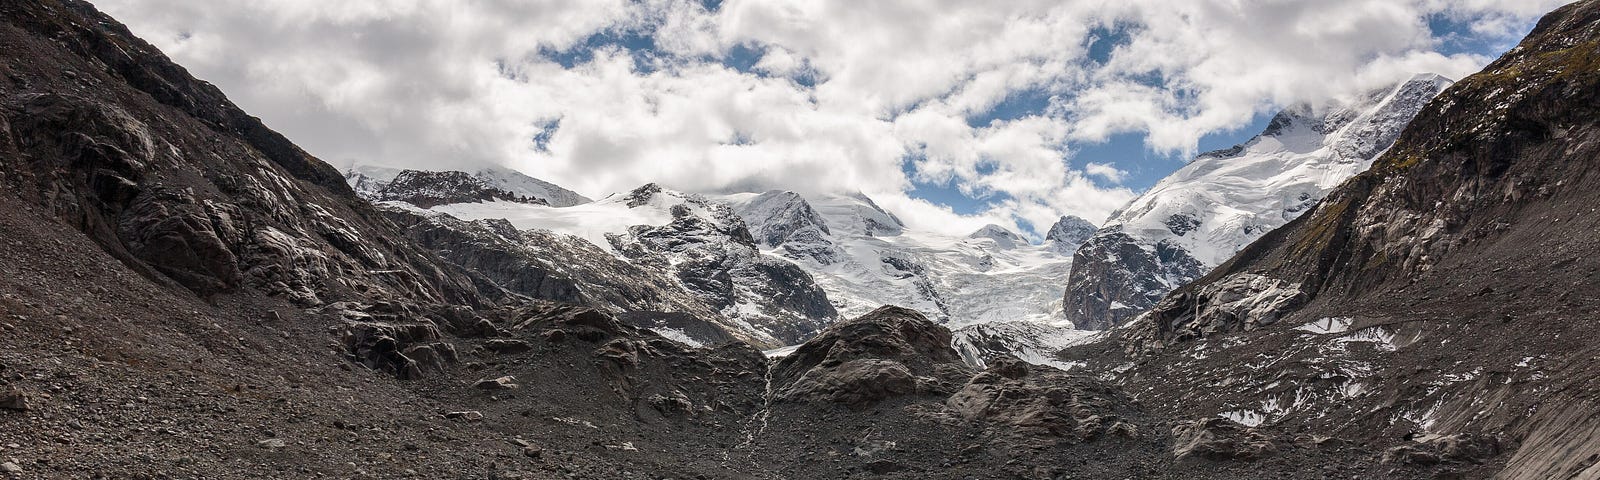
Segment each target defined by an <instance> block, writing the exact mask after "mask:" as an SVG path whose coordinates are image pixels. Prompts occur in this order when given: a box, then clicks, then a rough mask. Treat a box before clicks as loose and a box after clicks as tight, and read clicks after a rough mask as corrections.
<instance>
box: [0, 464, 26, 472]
mask: <svg viewBox="0 0 1600 480" xmlns="http://www.w3.org/2000/svg"><path fill="white" fill-rule="evenodd" d="M0 472H4V473H12V474H16V473H22V467H21V466H18V465H17V464H16V463H13V462H5V463H0Z"/></svg>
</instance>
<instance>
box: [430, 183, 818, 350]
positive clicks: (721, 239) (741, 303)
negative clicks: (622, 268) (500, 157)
mask: <svg viewBox="0 0 1600 480" xmlns="http://www.w3.org/2000/svg"><path fill="white" fill-rule="evenodd" d="M430 211H432V212H437V213H441V214H446V215H449V216H451V217H453V218H457V219H462V220H469V221H471V220H503V221H506V222H509V224H510V225H512V226H514V227H515V228H517V229H521V230H536V231H545V232H546V233H548V234H552V235H559V236H563V237H567V238H572V239H581V240H584V241H586V243H588V244H590V245H593V246H594V249H595V250H596V251H603V252H606V253H608V254H609V255H611V256H612V257H613V258H614V259H620V260H623V261H626V262H628V263H630V264H632V265H634V266H636V267H637V268H640V269H644V270H647V271H651V272H659V273H661V274H664V275H666V277H667V278H671V279H672V280H673V283H674V284H675V285H673V288H677V289H681V290H682V291H685V292H688V293H689V294H690V295H693V296H694V297H695V298H696V299H697V300H698V302H700V303H703V304H704V305H706V306H708V307H709V308H710V310H712V311H714V312H716V314H717V315H718V316H720V318H725V319H726V320H727V321H726V322H723V323H725V324H726V325H729V326H731V328H730V332H729V333H730V334H732V335H733V336H735V337H739V338H751V339H755V343H757V344H760V345H764V346H779V345H788V344H792V343H797V342H800V341H803V340H804V339H806V338H809V337H810V336H811V335H812V334H813V333H815V332H816V331H817V330H819V329H821V328H822V327H824V326H826V325H828V324H830V323H832V322H834V321H835V320H837V318H838V314H837V312H836V311H835V309H834V307H833V305H832V304H830V303H829V302H828V300H827V297H826V295H825V294H824V293H823V290H822V289H821V288H818V287H817V285H816V283H815V282H814V281H813V280H812V278H811V276H810V275H809V274H807V273H806V271H805V270H802V269H801V268H800V267H798V266H796V265H794V264H793V263H791V262H788V261H785V260H783V259H780V258H777V257H774V256H770V255H765V254H763V253H762V252H761V251H760V250H759V249H758V248H757V247H756V242H755V239H754V238H753V237H752V236H751V234H750V232H749V230H748V229H747V228H746V225H745V223H744V220H743V219H741V218H740V217H739V215H737V214H736V213H735V212H734V211H733V209H731V208H730V207H729V206H728V205H726V204H724V203H721V202H717V201H714V200H710V199H708V198H706V197H704V196H701V195H692V194H685V193H681V192H675V191H671V190H667V189H664V188H661V187H660V186H657V185H654V184H650V185H645V186H643V187H640V188H637V189H635V190H633V191H631V192H628V193H626V194H616V195H611V196H608V197H606V198H603V199H601V200H598V201H594V202H589V203H585V204H580V205H574V206H570V207H565V208H561V207H552V206H546V205H533V204H526V203H517V202H505V201H495V202H481V203H456V204H446V205H438V206H435V207H433V208H431V209H430ZM561 260H562V261H583V260H581V259H575V258H568V257H563V258H561ZM591 263H592V262H591ZM585 269H588V270H593V268H588V267H585ZM612 270H615V269H612ZM580 277H581V276H580ZM668 296H671V295H668ZM708 320H709V321H713V322H717V321H718V319H708ZM705 340H706V339H701V338H697V339H696V341H697V342H698V343H709V342H706V341H705Z"/></svg>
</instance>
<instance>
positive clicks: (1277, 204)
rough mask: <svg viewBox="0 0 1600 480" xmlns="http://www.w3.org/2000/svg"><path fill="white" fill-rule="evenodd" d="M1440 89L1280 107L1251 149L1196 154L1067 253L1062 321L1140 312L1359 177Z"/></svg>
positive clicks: (1107, 321)
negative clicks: (1069, 270)
mask: <svg viewBox="0 0 1600 480" xmlns="http://www.w3.org/2000/svg"><path fill="white" fill-rule="evenodd" d="M1450 84H1451V81H1450V80H1448V79H1445V78H1443V77H1440V76H1438V75H1432V74H1424V75H1417V76H1414V77H1413V78H1411V79H1410V80H1408V81H1406V82H1403V83H1401V84H1400V85H1397V86H1395V87H1394V88H1390V89H1386V90H1382V91H1378V92H1374V93H1372V94H1370V95H1369V96H1367V97H1366V98H1363V99H1360V100H1359V101H1355V102H1350V103H1348V104H1345V105H1338V106H1334V107H1331V108H1327V109H1325V110H1314V109H1312V108H1311V107H1307V106H1299V107H1294V108H1290V109H1287V110H1285V111H1283V112H1281V113H1279V114H1278V115H1277V116H1276V117H1274V118H1273V119H1272V122H1271V123H1270V124H1269V125H1268V126H1267V129H1266V130H1265V131H1264V132H1262V133H1261V134H1260V135H1257V136H1256V137H1255V138H1253V139H1251V140H1250V141H1248V142H1246V143H1244V144H1242V145H1238V146H1235V147H1233V148H1230V149H1226V150H1220V151H1216V152H1210V153H1206V154H1203V155H1200V156H1199V157H1198V158H1196V159H1195V160H1194V161H1193V162H1191V163H1189V164H1188V165H1186V166H1184V167H1183V168H1182V169H1179V170H1178V171H1177V172H1174V173H1173V174H1172V175H1169V176H1168V177H1167V178H1165V179H1163V180H1162V181H1161V182H1159V183H1157V184H1156V185H1155V186H1154V187H1152V188H1151V189H1150V190H1149V191H1147V192H1145V193H1144V194H1143V195H1141V196H1140V197H1139V198H1136V199H1134V200H1133V201H1132V202H1131V203H1129V204H1128V205H1127V206H1126V207H1124V208H1122V209H1121V210H1120V211H1118V212H1117V213H1115V214H1113V215H1112V217H1111V219H1110V220H1109V221H1108V222H1106V224H1105V225H1104V226H1102V227H1101V228H1100V230H1099V231H1097V232H1095V234H1094V235H1093V237H1091V238H1090V239H1089V240H1088V241H1087V242H1086V243H1085V244H1084V245H1083V247H1082V248H1080V249H1079V250H1078V251H1077V253H1076V254H1075V255H1074V260H1073V268H1072V274H1071V278H1070V280H1069V281H1068V283H1067V290H1066V293H1065V295H1064V298H1063V303H1064V305H1065V306H1066V311H1067V316H1068V317H1069V318H1070V319H1071V320H1072V322H1073V323H1074V324H1076V325H1077V326H1078V328H1083V329H1104V328H1108V327H1111V326H1115V325H1119V324H1122V323H1123V322H1126V321H1127V320H1129V319H1131V318H1133V316H1135V315H1137V314H1139V313H1141V312H1143V311H1145V310H1146V309H1148V308H1150V307H1151V306H1153V305H1154V304H1155V302H1156V301H1157V300H1159V299H1160V298H1161V296H1162V295H1164V294H1166V293H1167V292H1169V291H1171V290H1172V289H1174V288H1177V287H1178V286H1180V285H1183V284H1184V283H1187V282H1189V281H1191V280H1194V279H1195V278H1198V277H1200V276H1201V275H1204V274H1205V273H1206V272H1207V271H1209V270H1211V269H1212V268H1214V267H1216V266H1217V265H1219V264H1221V263H1222V262H1224V261H1226V260H1227V259H1228V258H1229V257H1231V256H1232V255H1233V254H1234V253H1236V252H1238V251H1239V250H1240V249H1242V248H1244V246H1245V245H1248V244H1249V243H1250V242H1252V241H1255V240H1256V239H1257V238H1260V237H1261V236H1262V235H1264V234H1266V233H1267V232H1268V231H1271V230H1273V229H1275V228H1277V227H1279V226H1282V225H1283V224H1285V223H1288V222H1289V221H1290V220H1293V219H1294V218H1295V217H1298V216H1300V215H1301V214H1302V213H1304V212H1306V211H1307V210H1309V209H1310V208H1311V207H1312V206H1313V205H1315V204H1316V203H1317V202H1318V201H1320V200H1321V199H1322V198H1323V196H1325V195H1326V194H1327V193H1328V191H1330V190H1331V189H1333V188H1334V187H1336V186H1338V185H1339V184H1340V183H1341V182H1343V181H1344V180H1345V179H1348V178H1350V177H1351V176H1353V175H1355V174H1357V173H1360V172H1362V171H1365V170H1366V169H1367V168H1368V167H1370V166H1371V165H1372V162H1373V160H1374V159H1376V158H1377V157H1378V156H1379V154H1381V153H1383V152H1384V151H1385V150H1387V149H1388V148H1389V146H1390V145H1392V144H1393V143H1394V141H1395V139H1396V138H1397V137H1398V136H1399V135H1400V132H1401V130H1402V129H1403V128H1404V127H1405V126H1406V124H1407V123H1409V122H1410V121H1411V118H1412V117H1414V116H1416V114H1417V112H1418V111H1420V110H1421V109H1422V107H1423V106H1424V105H1426V104H1427V102H1428V101H1429V100H1431V99H1433V97H1434V96H1436V95H1438V94H1439V92H1441V91H1443V90H1444V88H1445V87H1447V86H1449V85H1450Z"/></svg>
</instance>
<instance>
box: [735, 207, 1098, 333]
mask: <svg viewBox="0 0 1600 480" xmlns="http://www.w3.org/2000/svg"><path fill="white" fill-rule="evenodd" d="M722 198H723V199H724V200H726V201H727V202H728V203H730V204H732V205H733V206H734V209H735V211H737V212H739V214H740V216H742V217H744V220H745V222H747V223H748V224H750V225H751V229H752V230H753V231H756V232H787V233H785V234H782V235H766V236H760V237H758V240H759V241H760V242H761V246H762V248H763V249H765V250H766V251H768V252H769V253H772V254H774V255H778V256H782V257H784V258H788V259H789V260H791V261H793V262H795V263H796V264H798V265H800V266H801V267H802V268H805V269H806V270H807V271H809V272H810V273H811V274H812V276H813V277H815V278H816V279H817V283H818V284H820V285H821V286H822V288H823V289H824V290H826V291H827V292H828V298H829V299H831V300H832V301H833V303H834V305H835V306H836V307H837V308H838V309H839V311H840V313H841V314H842V315H845V316H847V317H848V316H856V315H862V314H865V313H867V312H870V311H872V310H873V309H876V308H878V307H881V306H883V305H898V306H902V307H906V308H911V309H915V310H918V311H920V312H922V313H924V314H925V315H927V316H928V317H929V318H932V319H934V320H936V321H938V322H940V323H944V324H947V325H949V326H951V327H952V328H959V327H961V326H966V325H976V324H987V323H995V322H1029V323H1036V324H1042V325H1048V324H1055V325H1060V324H1062V323H1063V322H1062V320H1063V318H1062V316H1061V309H1060V304H1059V303H1058V301H1057V300H1058V298H1059V297H1058V295H1059V290H1058V288H1059V285H1061V284H1062V283H1063V282H1064V281H1065V280H1066V276H1067V274H1068V272H1069V271H1070V265H1071V261H1072V260H1071V258H1070V257H1068V256H1067V255H1065V254H1062V253H1060V252H1062V251H1069V252H1070V251H1072V249H1073V248H1076V246H1077V245H1076V244H1064V243H1061V242H1071V241H1072V240H1073V239H1072V238H1071V235H1068V234H1066V233H1064V232H1066V231H1070V230H1071V229H1072V226H1074V225H1086V224H1087V222H1085V221H1083V220H1081V219H1077V218H1075V217H1069V218H1068V219H1063V222H1064V224H1063V225H1062V226H1061V229H1062V230H1063V233H1062V234H1061V235H1060V238H1059V239H1052V240H1050V241H1048V242H1047V243H1046V244H1044V245H1031V244H1029V243H1028V242H1027V240H1026V239H1024V238H1023V237H1022V236H1020V235H1018V234H1017V233H1015V232H1011V231H1009V230H1007V229H1005V228H1003V227H1000V226H995V225H989V226H985V227H983V228H981V229H979V230H978V231H976V232H973V233H972V234H971V235H967V236H949V235H941V234H937V233H934V232H928V231H923V230H918V229H915V228H910V227H908V226H906V225H905V224H904V223H903V222H901V221H900V219H899V218H898V217H896V216H895V215H894V214H892V213H889V212H888V211H886V210H884V209H883V208H881V207H879V206H878V205H877V204H876V203H875V202H873V201H872V199H870V198H868V197H866V196H865V195H861V194H854V195H817V196H814V197H812V198H811V199H807V198H805V197H802V196H800V195H797V194H794V193H792V192H784V191H773V192H767V193H761V194H737V195H729V196H725V197H722ZM1063 247H1065V248H1063Z"/></svg>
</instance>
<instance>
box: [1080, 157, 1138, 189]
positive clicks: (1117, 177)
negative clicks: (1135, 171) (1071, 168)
mask: <svg viewBox="0 0 1600 480" xmlns="http://www.w3.org/2000/svg"><path fill="white" fill-rule="evenodd" d="M1083 173H1087V174H1089V175H1090V176H1093V177H1099V178H1100V179H1101V180H1105V181H1107V182H1110V183H1112V184H1120V183H1122V181H1123V180H1125V179H1127V178H1128V171H1127V170H1122V169H1119V168H1117V167H1114V166H1112V165H1111V164H1109V163H1092V162H1091V163H1089V164H1088V165H1084V167H1083Z"/></svg>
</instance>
